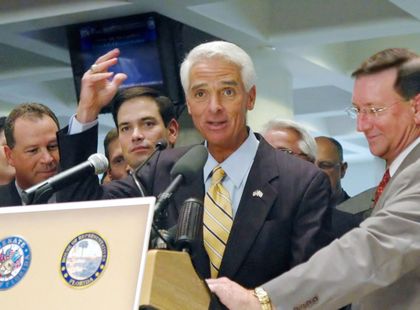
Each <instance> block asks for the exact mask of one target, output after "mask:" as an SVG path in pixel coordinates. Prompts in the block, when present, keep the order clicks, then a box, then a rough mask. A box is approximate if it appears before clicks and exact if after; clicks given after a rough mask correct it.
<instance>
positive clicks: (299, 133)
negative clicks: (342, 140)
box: [261, 119, 317, 163]
mask: <svg viewBox="0 0 420 310" xmlns="http://www.w3.org/2000/svg"><path fill="white" fill-rule="evenodd" d="M261 133H262V136H263V137H264V139H266V140H267V142H268V143H270V144H271V145H272V146H273V147H274V148H276V149H279V150H282V151H283V152H286V153H289V154H291V155H295V156H297V157H299V158H302V159H304V160H307V161H309V162H311V163H314V162H315V157H316V152H317V151H316V143H315V140H314V138H313V137H312V136H311V134H310V133H309V132H308V130H307V129H306V128H305V127H303V126H302V125H300V124H298V123H296V122H294V121H291V120H286V119H273V120H270V121H269V122H268V123H267V124H265V125H264V127H263V130H262V132H261Z"/></svg>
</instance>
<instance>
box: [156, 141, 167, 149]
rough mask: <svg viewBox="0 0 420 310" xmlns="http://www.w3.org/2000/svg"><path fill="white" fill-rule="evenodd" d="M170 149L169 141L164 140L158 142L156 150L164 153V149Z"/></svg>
mask: <svg viewBox="0 0 420 310" xmlns="http://www.w3.org/2000/svg"><path fill="white" fill-rule="evenodd" d="M167 147H168V141H166V140H164V139H162V140H159V141H158V142H156V145H155V148H156V149H158V150H159V151H162V150H164V149H166V148H167Z"/></svg>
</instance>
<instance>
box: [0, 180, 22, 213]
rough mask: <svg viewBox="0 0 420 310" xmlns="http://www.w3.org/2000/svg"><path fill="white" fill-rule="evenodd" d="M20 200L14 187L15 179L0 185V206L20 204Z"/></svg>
mask: <svg viewBox="0 0 420 310" xmlns="http://www.w3.org/2000/svg"><path fill="white" fill-rule="evenodd" d="M20 205H22V200H21V199H20V196H19V193H18V191H17V189H16V185H15V180H12V181H11V182H10V183H9V184H6V185H1V186H0V207H9V206H20Z"/></svg>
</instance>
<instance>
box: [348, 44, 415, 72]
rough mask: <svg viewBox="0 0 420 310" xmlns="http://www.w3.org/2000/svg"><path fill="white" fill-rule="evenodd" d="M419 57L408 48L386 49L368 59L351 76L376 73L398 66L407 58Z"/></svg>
mask: <svg viewBox="0 0 420 310" xmlns="http://www.w3.org/2000/svg"><path fill="white" fill-rule="evenodd" d="M416 57H418V55H417V54H416V53H414V52H413V51H410V50H409V49H406V48H388V49H384V50H382V51H380V52H377V53H376V54H374V55H372V56H370V57H369V58H368V59H366V60H365V61H364V62H363V63H362V64H361V65H360V67H359V68H357V69H356V70H355V71H354V72H353V73H352V74H351V76H352V77H354V78H357V77H359V76H363V75H369V74H374V73H377V72H380V71H384V70H386V69H390V68H397V67H399V66H400V65H401V64H403V63H404V62H406V61H407V60H410V59H413V58H416Z"/></svg>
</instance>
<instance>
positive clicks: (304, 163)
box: [0, 41, 420, 309]
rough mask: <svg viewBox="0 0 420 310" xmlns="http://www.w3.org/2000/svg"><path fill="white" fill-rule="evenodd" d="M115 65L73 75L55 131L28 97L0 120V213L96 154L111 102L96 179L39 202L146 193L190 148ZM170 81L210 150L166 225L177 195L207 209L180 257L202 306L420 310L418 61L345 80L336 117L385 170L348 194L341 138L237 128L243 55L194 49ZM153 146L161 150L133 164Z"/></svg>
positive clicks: (365, 70) (155, 98)
mask: <svg viewBox="0 0 420 310" xmlns="http://www.w3.org/2000/svg"><path fill="white" fill-rule="evenodd" d="M119 56H120V51H119V50H118V49H114V50H111V51H109V52H108V53H106V54H105V55H103V56H101V57H100V58H98V59H97V60H96V62H95V63H94V64H92V67H91V68H90V69H89V70H88V71H86V72H85V74H84V76H83V78H82V84H81V93H80V101H79V104H78V106H77V110H76V111H75V112H76V113H75V115H74V116H73V117H71V119H70V120H69V123H68V125H67V126H64V127H63V128H61V127H60V125H59V123H58V120H57V117H56V116H55V115H54V113H53V112H52V111H51V110H50V109H49V108H48V107H47V106H45V105H43V104H39V103H25V104H21V105H19V106H17V107H16V108H14V109H13V110H12V111H11V112H10V114H9V115H8V116H7V117H3V118H0V125H1V126H0V142H1V151H0V182H1V183H0V184H1V185H0V206H15V205H22V199H21V194H22V191H23V190H25V189H28V188H29V187H31V186H33V185H35V184H37V183H39V182H41V181H44V180H46V179H48V178H49V177H51V176H53V175H55V174H57V173H58V172H59V170H66V169H69V168H71V167H73V166H75V165H77V164H79V163H81V162H83V161H85V160H86V159H87V158H88V157H89V156H90V155H91V154H93V153H96V152H97V139H98V126H99V124H98V115H99V113H100V111H101V110H102V109H103V108H104V107H106V106H109V105H110V106H111V109H112V115H113V119H114V122H115V128H114V129H112V130H110V131H109V132H108V134H107V136H106V138H105V140H104V149H105V155H106V157H107V158H108V160H109V168H108V170H107V171H106V173H105V174H104V176H103V178H102V180H101V182H98V178H97V176H96V175H91V176H90V177H87V178H84V179H81V180H78V181H77V182H74V183H73V184H71V185H69V186H68V187H66V188H65V189H63V190H61V191H59V192H57V193H55V194H54V195H53V196H52V197H51V198H50V200H49V203H54V202H68V201H83V200H92V199H112V198H126V197H136V196H141V195H144V194H146V195H152V196H158V195H159V194H160V193H161V192H162V191H163V190H164V189H165V188H167V186H168V185H169V184H170V182H171V176H170V171H171V169H172V167H173V166H174V164H175V163H176V162H177V160H178V159H179V158H180V157H182V156H183V155H184V154H185V153H187V152H188V151H189V150H190V149H191V147H192V146H184V147H175V146H176V140H177V137H178V135H179V131H180V130H182V128H181V127H182V124H181V125H180V124H179V123H178V121H177V118H176V114H175V109H174V106H173V104H172V102H171V100H170V98H168V97H166V96H165V95H164V94H162V93H161V92H160V91H158V90H155V89H153V88H149V87H139V86H136V87H131V88H120V86H121V84H122V82H123V81H124V80H125V79H126V78H127V75H126V74H124V73H118V74H114V73H113V72H112V68H113V66H114V65H115V64H116V63H117V62H118V58H119ZM180 77H181V83H182V87H183V90H184V93H185V98H186V107H187V110H188V113H189V114H190V116H191V118H192V120H193V123H194V126H195V128H196V129H197V130H198V132H199V133H200V134H201V136H202V137H203V144H204V146H205V147H206V149H207V151H208V154H209V155H208V158H207V160H206V162H205V164H204V167H203V168H202V169H201V171H200V173H198V174H197V175H196V176H195V177H194V180H193V182H189V183H188V184H182V185H181V186H180V188H179V189H178V191H176V192H175V193H174V194H173V196H172V197H171V198H172V199H171V201H170V203H169V206H168V209H167V213H168V214H167V217H166V218H165V221H164V223H163V228H170V227H172V226H173V225H175V224H176V223H177V220H178V215H179V210H180V207H181V206H182V203H183V202H184V201H185V200H186V199H188V198H197V199H199V200H201V201H202V202H203V203H204V219H203V222H204V224H203V234H202V242H201V245H200V247H199V248H197V249H196V250H195V252H194V255H192V262H193V265H194V267H195V269H196V271H197V273H198V275H199V276H200V277H201V278H203V279H207V283H208V286H209V288H210V290H211V291H212V292H213V293H214V294H215V296H217V298H215V297H214V296H213V298H212V302H211V305H210V307H211V308H215V309H216V308H220V307H227V308H229V309H275V308H276V309H309V308H311V309H339V308H340V307H344V306H346V305H349V304H352V306H353V307H355V308H356V307H358V308H357V309H397V308H398V309H415V308H416V305H420V295H419V294H417V288H419V289H420V277H419V276H418V274H419V271H420V265H419V263H418V261H419V259H418V258H420V251H417V250H418V249H420V237H419V236H420V209H418V207H419V201H420V186H419V181H417V180H418V178H417V177H416V176H417V175H418V174H419V172H420V160H419V155H420V146H419V143H420V138H419V134H420V58H419V56H418V55H417V54H415V53H414V52H412V51H409V50H407V49H403V48H392V49H386V50H382V51H380V52H378V53H376V54H374V55H372V56H371V57H369V58H368V59H367V60H366V61H365V62H363V63H362V64H361V66H360V67H359V68H357V69H356V70H355V71H354V73H353V77H354V79H355V82H354V90H353V97H352V106H351V107H349V108H348V109H347V112H348V114H349V116H350V117H353V118H355V119H356V122H357V123H356V128H357V130H358V131H360V132H362V133H363V134H364V135H365V137H366V140H367V142H368V144H369V149H370V151H371V153H372V154H373V155H374V156H377V157H379V158H382V159H383V160H384V161H385V163H386V173H385V175H384V179H383V181H382V182H381V184H379V185H378V186H377V187H374V188H370V189H366V191H365V192H363V193H361V194H359V195H356V196H354V197H350V196H349V195H348V194H347V193H346V191H345V190H344V189H343V188H342V185H341V180H342V178H344V176H345V174H346V170H347V166H348V165H347V163H346V162H345V161H344V156H343V148H342V146H341V144H340V142H339V141H337V140H336V139H334V138H333V137H327V136H317V137H313V136H312V135H311V134H310V131H309V130H308V129H306V128H305V127H304V126H303V125H302V124H299V123H297V122H294V121H291V120H286V119H281V118H275V119H272V120H268V121H267V123H266V125H265V126H264V128H263V130H262V131H261V134H259V133H257V132H255V131H254V130H253V129H252V128H250V127H249V126H248V125H247V117H248V113H252V110H253V108H254V106H255V104H256V94H257V85H256V73H255V68H254V64H253V61H252V59H251V58H250V56H249V55H248V54H247V53H246V52H245V51H244V50H243V49H242V48H240V47H239V46H237V45H235V44H233V43H229V42H224V41H213V42H208V43H203V44H200V45H198V46H196V47H195V48H193V49H192V50H191V51H190V52H189V53H188V54H187V56H186V58H185V60H184V61H183V63H182V64H181V68H180ZM28 128H30V130H28ZM86 141H89V143H86ZM158 143H163V144H164V145H165V146H167V147H166V149H165V150H160V151H158V152H156V154H154V156H152V157H151V158H150V161H149V162H148V163H147V165H144V166H143V165H142V164H143V163H144V162H145V160H146V159H147V158H149V157H150V155H151V154H152V153H153V152H154V151H155V150H156V145H157V144H158ZM139 167H141V169H138V168H139ZM138 182H140V186H139V184H138ZM417 216H419V217H417ZM222 304H223V305H222Z"/></svg>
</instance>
